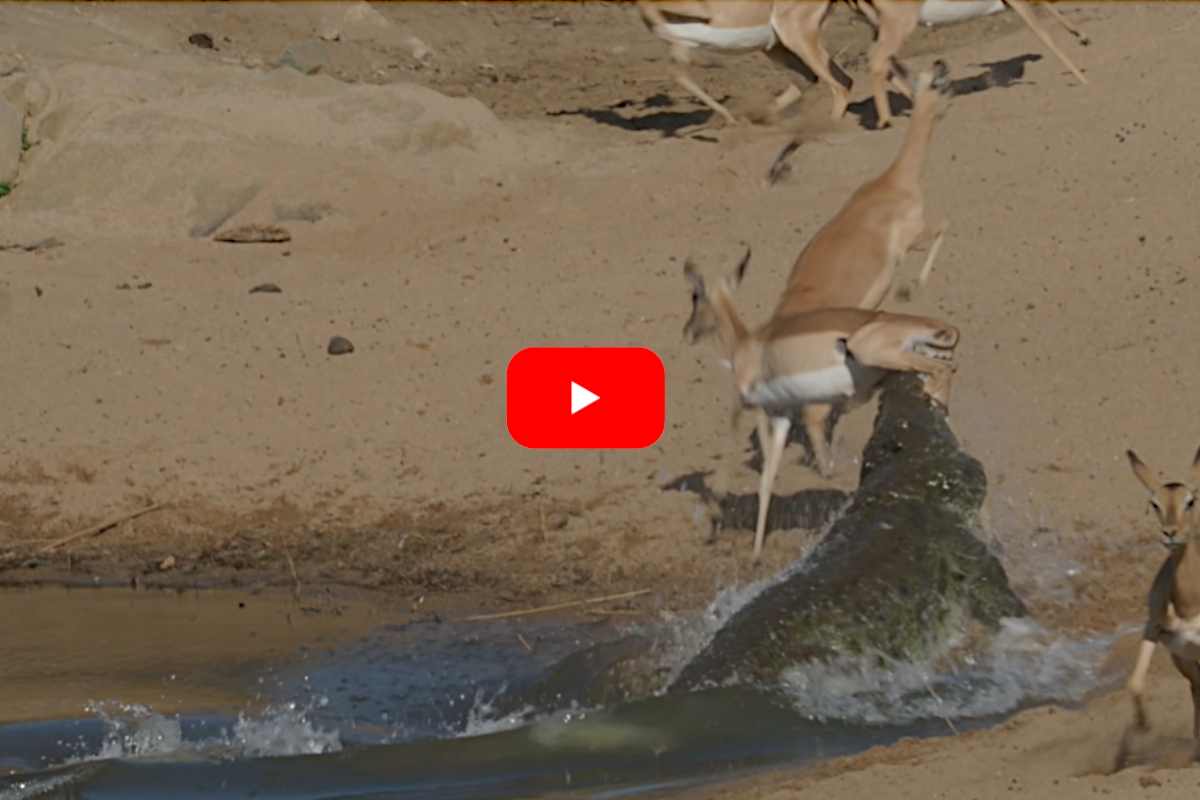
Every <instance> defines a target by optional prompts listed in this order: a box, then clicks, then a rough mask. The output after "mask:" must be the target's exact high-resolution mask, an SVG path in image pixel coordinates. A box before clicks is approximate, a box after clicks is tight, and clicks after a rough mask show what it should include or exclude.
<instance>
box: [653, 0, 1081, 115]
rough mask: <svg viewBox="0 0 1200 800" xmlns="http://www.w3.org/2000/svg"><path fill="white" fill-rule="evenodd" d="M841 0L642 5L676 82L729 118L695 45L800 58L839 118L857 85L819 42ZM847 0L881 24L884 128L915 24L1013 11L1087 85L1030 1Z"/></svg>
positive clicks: (790, 99)
mask: <svg viewBox="0 0 1200 800" xmlns="http://www.w3.org/2000/svg"><path fill="white" fill-rule="evenodd" d="M835 1H836V0H638V10H639V11H640V12H641V15H642V21H643V22H645V23H646V26H647V27H649V28H650V30H651V31H652V32H653V33H654V34H655V35H656V36H658V37H659V38H661V39H663V40H664V41H666V42H667V43H669V44H670V45H671V58H672V59H673V60H674V61H675V64H676V66H675V70H674V75H675V80H676V81H677V82H678V83H679V84H680V85H681V86H682V87H683V88H684V89H686V90H687V91H689V92H691V93H692V94H694V95H695V96H696V97H697V98H699V99H700V101H701V102H703V103H704V105H706V106H708V107H709V108H710V109H712V110H713V111H714V112H715V113H717V114H720V115H721V116H722V117H724V118H725V120H726V121H727V122H730V123H733V122H735V119H734V116H733V114H731V113H729V111H728V109H726V108H725V107H724V106H723V105H721V104H720V103H719V102H717V101H716V100H715V99H713V97H712V96H711V95H709V94H708V93H707V92H705V91H704V90H703V89H701V88H700V87H699V85H697V84H696V82H695V81H693V80H692V78H691V76H689V75H688V73H687V71H686V67H687V65H688V64H689V63H690V57H689V52H690V51H691V50H694V49H697V48H707V49H710V50H715V51H718V52H727V53H739V52H748V51H751V50H762V51H764V52H766V54H767V55H768V56H770V57H771V59H772V60H773V61H775V62H776V63H777V64H780V65H781V66H784V67H788V68H790V69H793V70H795V66H794V65H792V64H791V63H789V62H790V58H789V56H795V57H797V58H799V59H800V61H801V63H802V64H803V65H804V66H806V67H807V68H808V69H809V70H811V71H812V72H813V74H814V76H815V77H817V78H819V79H820V80H822V81H824V82H825V84H826V85H827V86H828V87H829V91H830V92H831V93H832V94H833V118H834V119H841V118H842V116H843V115H844V114H845V113H846V107H847V105H848V104H849V90H850V88H851V86H852V85H853V82H852V81H851V80H850V78H849V76H847V75H846V73H845V72H844V71H843V70H842V68H841V67H840V66H839V65H838V64H837V62H835V61H834V60H833V59H832V58H831V57H830V56H829V52H828V51H827V50H826V49H825V45H824V43H823V42H822V41H821V27H822V25H823V24H824V22H825V18H826V15H827V13H828V11H829V6H830V5H831V4H832V3H833V2H835ZM846 3H847V5H849V6H850V7H851V8H853V9H854V10H855V11H857V12H858V13H859V14H861V15H862V16H863V17H864V18H865V19H866V20H867V22H869V23H870V24H871V26H872V27H874V28H875V43H874V45H873V46H872V48H871V55H870V58H869V61H868V64H867V74H868V77H869V81H870V84H871V94H872V96H873V97H874V100H875V112H876V116H877V118H878V120H879V122H878V126H879V127H880V128H886V127H887V126H889V125H891V123H892V119H893V118H892V112H891V107H890V106H889V104H888V101H887V85H888V83H889V81H891V82H892V85H893V86H895V87H896V88H897V89H898V90H899V91H900V92H901V94H903V95H905V96H906V97H908V99H910V100H911V99H912V96H911V93H910V92H909V90H908V88H907V87H906V86H905V85H904V83H903V82H902V81H899V80H896V76H895V75H893V73H892V70H893V68H894V67H898V62H897V61H896V56H897V55H898V54H899V53H900V48H901V47H902V46H903V44H904V40H905V39H907V38H908V37H909V36H910V35H911V34H912V32H913V31H914V30H916V28H917V25H927V26H937V25H946V24H950V23H954V22H965V21H967V20H972V19H978V18H980V17H986V16H990V15H992V14H997V13H999V12H1001V11H1003V10H1004V9H1005V8H1006V7H1007V8H1011V9H1012V10H1013V11H1015V12H1016V13H1017V15H1018V16H1020V17H1021V20H1022V21H1024V23H1025V24H1026V25H1027V26H1028V27H1029V29H1030V30H1031V31H1033V33H1034V35H1035V36H1037V37H1038V39H1040V40H1041V41H1042V43H1043V44H1044V45H1046V47H1047V48H1048V49H1049V50H1050V52H1052V53H1053V54H1054V55H1055V56H1056V57H1057V58H1058V59H1059V60H1060V61H1062V63H1063V64H1064V65H1065V66H1066V68H1067V69H1068V70H1070V71H1071V74H1073V75H1074V76H1075V77H1076V79H1078V80H1079V82H1080V83H1084V84H1086V83H1087V78H1085V77H1084V76H1083V73H1082V72H1081V71H1080V70H1079V68H1078V67H1076V66H1075V64H1074V63H1073V62H1072V61H1071V59H1069V58H1068V57H1067V55H1066V53H1064V52H1063V51H1062V50H1061V49H1060V48H1059V47H1058V45H1057V44H1055V42H1054V40H1053V39H1052V38H1050V34H1049V33H1048V32H1047V31H1046V29H1045V28H1044V27H1042V24H1041V23H1040V22H1038V20H1037V17H1036V16H1034V14H1033V11H1032V9H1030V7H1029V5H1028V3H1027V2H1026V0H846ZM1043 5H1044V6H1045V8H1046V10H1047V11H1048V12H1049V13H1050V14H1051V16H1053V17H1054V18H1055V19H1057V20H1058V21H1059V22H1060V23H1062V25H1063V27H1065V28H1066V29H1067V30H1068V31H1070V32H1071V33H1072V34H1074V35H1075V37H1076V38H1078V39H1079V41H1080V42H1081V43H1083V44H1087V43H1088V37H1087V36H1085V35H1084V34H1083V33H1082V32H1080V30H1079V29H1078V28H1076V27H1075V26H1074V25H1072V24H1071V23H1070V22H1069V21H1068V20H1067V19H1066V17H1064V16H1063V15H1062V13H1061V12H1059V11H1058V10H1057V9H1056V8H1054V6H1053V5H1052V3H1051V2H1046V3H1043ZM667 9H669V11H668V10H667ZM835 74H836V76H837V77H836V78H835V77H834V76H835ZM800 94H801V93H800V89H799V88H798V87H797V86H796V85H795V84H793V85H792V86H790V87H788V88H787V89H786V90H785V91H784V92H783V93H782V94H780V95H779V96H778V97H776V98H775V101H774V103H773V104H772V106H771V109H772V111H774V112H776V113H778V112H779V111H782V110H783V109H784V108H787V107H788V106H790V105H791V104H792V103H794V102H796V101H797V100H799V99H800Z"/></svg>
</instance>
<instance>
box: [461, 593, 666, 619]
mask: <svg viewBox="0 0 1200 800" xmlns="http://www.w3.org/2000/svg"><path fill="white" fill-rule="evenodd" d="M649 593H650V590H649V589H638V590H637V591H636V592H622V593H621V594H610V595H608V596H607V597H592V598H590V599H588V600H572V601H571V602H569V603H556V604H555V605H552V606H541V607H539V608H526V609H524V610H522V611H505V612H503V613H500V614H477V615H475V616H473V617H463V619H462V621H463V622H483V621H484V620H489V619H506V618H508V617H520V616H523V615H525V614H541V613H544V612H546V611H558V610H559V609H562V608H573V607H574V606H584V605H589V604H591V603H607V602H609V601H610V600H624V599H625V598H627V597H637V596H639V595H643V594H649Z"/></svg>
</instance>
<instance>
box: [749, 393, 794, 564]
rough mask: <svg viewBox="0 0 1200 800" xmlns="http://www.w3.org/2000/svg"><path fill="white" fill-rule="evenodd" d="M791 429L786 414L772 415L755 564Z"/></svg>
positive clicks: (757, 531) (762, 487) (756, 531)
mask: <svg viewBox="0 0 1200 800" xmlns="http://www.w3.org/2000/svg"><path fill="white" fill-rule="evenodd" d="M791 429H792V421H791V420H790V419H788V418H787V417H786V416H782V417H771V436H770V439H768V440H767V441H768V444H767V450H766V452H765V453H764V454H763V456H764V457H763V473H762V480H761V481H760V482H759V485H758V524H757V525H756V526H755V529H754V563H755V564H757V563H758V560H759V558H760V557H761V556H762V546H763V538H764V537H765V536H766V533H767V510H768V509H769V508H770V506H771V489H772V488H773V487H774V485H775V475H776V474H777V473H778V472H779V462H780V461H781V460H782V459H783V448H784V447H785V446H786V445H787V438H788V432H789V431H791Z"/></svg>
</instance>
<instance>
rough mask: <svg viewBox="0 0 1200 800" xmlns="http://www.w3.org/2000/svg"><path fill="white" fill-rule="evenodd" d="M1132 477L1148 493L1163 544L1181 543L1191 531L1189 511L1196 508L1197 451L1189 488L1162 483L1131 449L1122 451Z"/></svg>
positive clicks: (1199, 460) (1199, 462)
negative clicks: (1127, 461) (1127, 458)
mask: <svg viewBox="0 0 1200 800" xmlns="http://www.w3.org/2000/svg"><path fill="white" fill-rule="evenodd" d="M1125 455H1127V456H1128V457H1129V464H1130V466H1132V467H1133V474H1134V475H1136V476H1137V479H1138V480H1139V481H1141V482H1142V485H1143V486H1145V487H1146V488H1147V489H1148V490H1150V508H1152V509H1154V513H1155V514H1156V515H1157V516H1158V524H1159V527H1160V528H1161V529H1162V535H1163V537H1164V541H1163V544H1165V545H1167V546H1168V547H1171V546H1173V545H1177V544H1181V543H1182V540H1184V539H1186V538H1187V537H1188V536H1189V535H1190V532H1191V528H1192V512H1193V511H1194V510H1195V506H1196V496H1195V493H1194V490H1193V488H1192V487H1194V486H1196V484H1197V483H1200V450H1197V451H1196V457H1195V458H1193V459H1192V475H1191V485H1188V484H1183V483H1163V482H1162V481H1160V480H1159V479H1158V476H1157V475H1155V474H1154V471H1153V470H1151V469H1150V468H1149V467H1147V466H1146V465H1145V464H1144V463H1142V460H1141V459H1140V458H1138V457H1137V454H1136V453H1134V452H1133V451H1132V450H1127V451H1125Z"/></svg>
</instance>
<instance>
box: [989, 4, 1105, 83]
mask: <svg viewBox="0 0 1200 800" xmlns="http://www.w3.org/2000/svg"><path fill="white" fill-rule="evenodd" d="M1004 2H1005V3H1007V4H1008V7H1009V8H1011V9H1012V10H1013V11H1015V12H1017V16H1019V17H1020V18H1021V19H1022V20H1024V22H1025V24H1026V25H1028V26H1029V30H1031V31H1033V35H1034V36H1036V37H1038V38H1039V39H1041V40H1042V44H1044V45H1046V47H1047V48H1049V50H1050V52H1051V53H1054V55H1055V56H1057V57H1058V60H1059V61H1061V62H1062V63H1063V65H1064V66H1065V67H1066V68H1067V69H1069V70H1070V71H1071V74H1072V75H1074V76H1075V77H1076V78H1077V79H1078V80H1079V82H1080V83H1084V84H1086V83H1087V78H1085V77H1083V73H1082V72H1080V71H1079V67H1077V66H1075V64H1074V63H1072V61H1071V59H1069V58H1067V54H1066V53H1064V52H1063V51H1062V50H1060V49H1059V47H1058V45H1057V44H1055V43H1054V40H1053V39H1051V38H1050V34H1049V33H1047V32H1046V29H1045V28H1043V27H1042V24H1041V23H1040V22H1038V21H1037V17H1035V16H1034V15H1033V9H1031V8H1030V7H1029V5H1028V4H1027V3H1026V0H1004Z"/></svg>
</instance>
